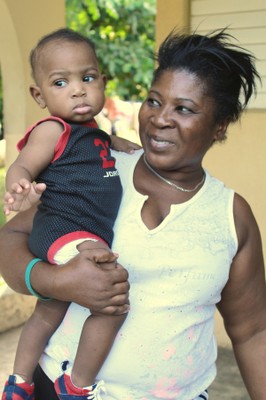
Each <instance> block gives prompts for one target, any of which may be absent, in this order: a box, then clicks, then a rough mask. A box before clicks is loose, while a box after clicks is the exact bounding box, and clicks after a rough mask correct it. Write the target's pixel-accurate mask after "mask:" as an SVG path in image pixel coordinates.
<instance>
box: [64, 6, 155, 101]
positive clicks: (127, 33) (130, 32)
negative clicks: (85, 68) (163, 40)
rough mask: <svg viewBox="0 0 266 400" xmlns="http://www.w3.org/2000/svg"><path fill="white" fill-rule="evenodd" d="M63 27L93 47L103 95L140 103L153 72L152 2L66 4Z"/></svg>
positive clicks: (153, 15) (153, 33)
mask: <svg viewBox="0 0 266 400" xmlns="http://www.w3.org/2000/svg"><path fill="white" fill-rule="evenodd" d="M66 13H67V26H68V27H69V28H71V29H73V30H75V31H78V32H80V33H82V34H84V35H87V36H89V37H90V39H92V40H93V42H94V43H95V45H96V51H97V56H98V58H99V60H100V64H101V67H102V70H103V72H104V73H105V74H106V75H107V77H108V84H107V89H106V94H107V95H109V96H113V95H117V96H119V97H120V98H121V99H124V100H142V99H143V98H144V97H145V96H146V93H147V88H148V87H149V84H150V82H151V78H152V72H153V69H154V57H153V54H154V49H155V13H156V0H134V1H132V0H66Z"/></svg>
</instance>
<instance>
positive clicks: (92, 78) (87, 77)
mask: <svg viewBox="0 0 266 400" xmlns="http://www.w3.org/2000/svg"><path fill="white" fill-rule="evenodd" d="M93 80H94V77H93V76H91V75H86V76H84V78H83V81H84V82H92V81H93Z"/></svg>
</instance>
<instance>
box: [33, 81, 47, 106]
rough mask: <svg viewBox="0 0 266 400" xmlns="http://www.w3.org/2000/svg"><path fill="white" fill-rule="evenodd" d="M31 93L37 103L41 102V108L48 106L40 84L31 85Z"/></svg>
mask: <svg viewBox="0 0 266 400" xmlns="http://www.w3.org/2000/svg"><path fill="white" fill-rule="evenodd" d="M30 94H31V95H32V97H33V98H34V100H35V101H36V103H37V104H39V106H40V107H41V108H45V107H46V103H45V101H44V98H43V96H42V91H41V89H40V87H39V86H37V85H31V86H30Z"/></svg>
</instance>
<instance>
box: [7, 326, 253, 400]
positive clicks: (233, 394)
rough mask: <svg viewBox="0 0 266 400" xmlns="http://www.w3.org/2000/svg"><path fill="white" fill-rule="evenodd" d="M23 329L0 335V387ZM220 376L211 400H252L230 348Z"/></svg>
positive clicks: (223, 356)
mask: <svg viewBox="0 0 266 400" xmlns="http://www.w3.org/2000/svg"><path fill="white" fill-rule="evenodd" d="M20 331H21V328H20V327H19V328H15V329H12V330H10V331H8V332H5V333H1V334H0V361H1V362H0V387H1V388H2V387H3V385H4V381H5V379H6V377H7V375H8V374H9V372H10V371H11V369H12V363H13V360H14V354H15V350H16V346H17V341H18V337H19V334H20ZM217 366H218V376H217V378H216V381H215V382H214V383H213V385H212V387H211V388H210V400H250V397H249V396H248V394H247V392H246V390H245V388H244V385H243V382H242V379H241V377H240V375H239V372H238V368H237V366H236V363H235V360H234V356H233V354H232V351H231V349H230V348H229V347H228V346H225V347H219V358H218V363H217Z"/></svg>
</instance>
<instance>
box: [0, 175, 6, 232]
mask: <svg viewBox="0 0 266 400" xmlns="http://www.w3.org/2000/svg"><path fill="white" fill-rule="evenodd" d="M5 174H6V170H5V168H4V167H3V168H0V226H2V225H4V224H5V222H6V217H5V215H4V212H3V198H4V193H5Z"/></svg>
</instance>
